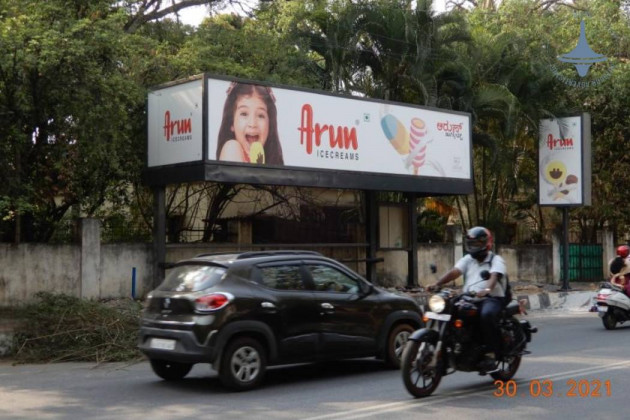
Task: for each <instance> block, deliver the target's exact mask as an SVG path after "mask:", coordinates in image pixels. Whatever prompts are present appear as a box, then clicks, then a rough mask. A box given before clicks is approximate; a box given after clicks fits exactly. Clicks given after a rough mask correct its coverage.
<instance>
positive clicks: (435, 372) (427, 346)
mask: <svg viewBox="0 0 630 420" xmlns="http://www.w3.org/2000/svg"><path fill="white" fill-rule="evenodd" d="M432 271H433V268H432ZM479 300H480V298H478V297H475V295H474V294H471V293H461V294H457V293H455V291H453V290H451V289H441V290H440V291H438V292H437V293H435V294H434V295H433V296H431V298H430V299H429V302H428V306H429V311H427V312H425V314H424V319H425V324H426V327H425V328H421V329H419V330H416V331H414V332H413V333H412V334H411V335H410V336H409V338H408V341H407V344H406V345H405V349H404V351H403V356H402V362H401V365H402V375H403V382H404V384H405V388H406V389H407V391H408V392H409V393H410V394H411V395H413V396H414V397H416V398H419V397H427V396H429V395H431V394H432V393H433V391H435V389H436V388H437V387H438V385H439V384H440V381H441V379H442V377H443V376H444V375H449V374H451V373H455V372H456V371H462V372H475V371H476V372H479V373H480V374H481V375H485V374H488V373H489V374H490V376H491V377H492V378H493V379H495V380H501V381H508V380H510V379H511V378H512V377H513V376H514V375H515V374H516V371H517V370H518V368H519V366H520V364H521V358H522V356H523V355H525V354H529V353H530V352H529V351H527V350H526V346H527V343H529V342H530V341H531V338H532V334H533V333H535V332H537V331H538V329H537V328H536V327H532V326H531V325H530V323H529V322H528V321H526V320H518V319H516V318H515V315H516V314H518V313H521V312H523V307H522V305H521V304H519V302H517V301H516V300H513V301H512V302H510V303H509V304H508V305H507V306H506V307H505V308H504V309H503V311H502V313H501V316H500V321H499V328H500V331H501V336H502V344H503V354H504V356H503V357H502V358H501V359H500V360H498V361H497V368H496V369H495V370H493V371H489V372H485V371H483V369H482V367H481V365H480V364H481V362H482V361H483V360H484V356H485V353H486V352H487V348H486V347H485V346H484V345H483V344H482V343H481V340H480V338H481V334H480V330H479V325H478V324H479V316H478V307H477V305H476V303H478V302H479Z"/></svg>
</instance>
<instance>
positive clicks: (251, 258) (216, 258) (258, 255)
mask: <svg viewBox="0 0 630 420" xmlns="http://www.w3.org/2000/svg"><path fill="white" fill-rule="evenodd" d="M298 258H322V259H328V258H326V257H324V256H323V255H322V254H320V253H319V252H315V251H299V250H273V251H246V252H218V253H208V254H199V255H197V256H195V257H194V258H191V259H186V260H182V261H179V262H178V263H177V264H182V263H186V262H195V263H214V264H219V265H223V266H226V267H227V266H229V265H233V264H236V263H240V262H244V263H246V264H248V265H249V264H252V263H257V262H261V261H276V260H287V259H298Z"/></svg>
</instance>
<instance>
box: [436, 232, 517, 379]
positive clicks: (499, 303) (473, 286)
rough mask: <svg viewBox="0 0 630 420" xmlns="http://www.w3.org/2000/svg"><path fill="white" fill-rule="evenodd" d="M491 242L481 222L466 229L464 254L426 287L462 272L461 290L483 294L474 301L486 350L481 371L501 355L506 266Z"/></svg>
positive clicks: (490, 234)
mask: <svg viewBox="0 0 630 420" xmlns="http://www.w3.org/2000/svg"><path fill="white" fill-rule="evenodd" d="M492 245H493V239H492V233H491V232H490V231H489V230H488V229H486V228H485V227H483V226H475V227H473V228H471V229H469V230H468V231H467V232H466V238H465V240H464V246H465V249H466V251H467V252H468V254H467V255H465V256H464V257H462V258H460V259H459V261H457V262H456V263H455V266H454V267H453V268H451V269H450V270H449V271H448V272H447V273H446V274H444V275H443V276H442V277H441V278H440V279H439V280H438V281H437V282H436V283H434V284H432V285H430V286H429V287H428V290H433V289H435V288H436V287H439V286H441V285H443V284H446V283H448V282H450V281H453V280H455V279H457V278H458V277H459V276H461V275H462V274H463V275H464V289H463V291H464V292H475V293H476V296H477V297H485V299H482V300H481V301H480V302H479V303H478V305H479V314H480V326H481V334H482V338H483V342H484V344H485V345H486V348H487V350H488V353H486V358H485V360H484V361H483V362H482V366H481V368H482V370H483V371H484V372H490V371H493V370H495V369H496V366H497V363H496V362H497V360H500V359H501V357H502V354H501V336H500V331H499V316H500V314H501V310H502V309H503V307H504V305H505V299H504V297H505V290H503V285H502V283H501V282H500V280H501V278H502V277H504V276H505V274H506V273H505V272H506V268H505V261H504V260H503V258H502V257H501V256H499V255H496V254H494V253H493V252H492V251H491V249H492ZM484 271H487V272H489V273H490V275H489V278H488V276H487V274H488V273H487V272H486V273H483V272H484ZM484 274H485V275H484ZM484 277H485V278H484Z"/></svg>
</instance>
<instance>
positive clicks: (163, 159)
mask: <svg viewBox="0 0 630 420" xmlns="http://www.w3.org/2000/svg"><path fill="white" fill-rule="evenodd" d="M202 104H203V80H202V79H198V80H193V81H190V82H186V83H181V84H177V85H174V86H169V87H165V88H163V89H160V90H155V91H152V92H149V97H148V114H149V117H148V118H149V121H148V124H149V126H148V137H149V144H148V156H147V165H148V166H149V167H154V166H164V165H172V164H177V163H186V162H194V161H200V160H201V159H202V138H203V128H202V127H203V112H202V109H203V107H202Z"/></svg>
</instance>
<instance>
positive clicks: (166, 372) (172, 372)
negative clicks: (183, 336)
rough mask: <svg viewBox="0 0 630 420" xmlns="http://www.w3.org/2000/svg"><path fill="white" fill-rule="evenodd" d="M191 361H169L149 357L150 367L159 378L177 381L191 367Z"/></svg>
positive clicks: (186, 373)
mask: <svg viewBox="0 0 630 420" xmlns="http://www.w3.org/2000/svg"><path fill="white" fill-rule="evenodd" d="M192 367H193V365H192V363H179V362H169V361H168V360H159V359H151V368H152V369H153V372H155V374H156V375H157V376H159V377H160V378H162V379H164V380H167V381H177V380H178V379H182V378H184V377H185V376H186V375H188V373H189V372H190V369H192Z"/></svg>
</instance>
